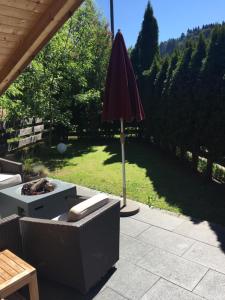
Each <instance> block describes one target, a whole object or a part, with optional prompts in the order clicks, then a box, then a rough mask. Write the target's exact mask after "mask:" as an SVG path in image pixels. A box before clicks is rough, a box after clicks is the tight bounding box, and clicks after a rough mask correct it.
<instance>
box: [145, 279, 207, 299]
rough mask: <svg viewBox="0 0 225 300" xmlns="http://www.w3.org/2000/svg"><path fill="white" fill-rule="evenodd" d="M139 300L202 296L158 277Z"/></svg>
mask: <svg viewBox="0 0 225 300" xmlns="http://www.w3.org/2000/svg"><path fill="white" fill-rule="evenodd" d="M141 300H203V298H202V297H200V296H197V295H194V294H193V293H191V292H188V291H187V290H185V289H183V288H181V287H179V286H177V285H175V284H173V283H171V282H169V281H166V280H164V279H160V280H159V281H158V282H157V283H156V284H155V285H154V286H153V287H152V288H151V289H150V290H149V291H148V292H147V293H146V294H145V295H144V296H143V297H142V298H141Z"/></svg>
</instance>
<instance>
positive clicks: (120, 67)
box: [102, 32, 144, 122]
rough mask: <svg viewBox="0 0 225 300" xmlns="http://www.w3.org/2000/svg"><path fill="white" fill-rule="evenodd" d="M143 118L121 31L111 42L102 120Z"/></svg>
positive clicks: (139, 119)
mask: <svg viewBox="0 0 225 300" xmlns="http://www.w3.org/2000/svg"><path fill="white" fill-rule="evenodd" d="M121 118H122V119H123V120H124V121H127V122H131V121H133V120H136V121H141V120H143V119H144V110H143V107H142V103H141V99H140V96H139V92H138V88H137V83H136V79H135V76H134V71H133V67H132V64H131V61H130V58H129V55H128V52H127V48H126V45H125V42H124V39H123V35H122V34H121V32H118V33H117V35H116V37H115V40H114V42H113V47H112V53H111V57H110V62H109V67H108V73H107V80H106V88H105V95H104V104H103V113H102V120H103V121H114V120H120V119H121Z"/></svg>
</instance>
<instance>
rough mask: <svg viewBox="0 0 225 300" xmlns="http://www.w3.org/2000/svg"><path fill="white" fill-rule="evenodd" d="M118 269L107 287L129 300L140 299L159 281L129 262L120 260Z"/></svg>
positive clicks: (156, 277)
mask: <svg viewBox="0 0 225 300" xmlns="http://www.w3.org/2000/svg"><path fill="white" fill-rule="evenodd" d="M117 267H118V269H117V270H116V271H115V272H114V274H113V275H112V277H111V278H110V279H109V281H108V282H107V283H106V286H107V287H110V288H112V289H113V290H114V291H116V292H118V293H119V294H120V295H123V296H124V297H126V298H128V299H134V300H137V299H140V298H141V297H142V296H143V295H144V294H145V293H146V292H147V291H148V290H149V289H150V288H151V287H152V286H153V284H154V283H155V282H156V281H157V280H158V279H159V277H158V276H156V275H154V274H152V273H150V272H148V271H146V270H143V269H142V268H140V267H138V266H136V265H134V264H131V263H129V262H128V261H124V260H120V261H119V263H118V264H117ZM115 299H116V298H115Z"/></svg>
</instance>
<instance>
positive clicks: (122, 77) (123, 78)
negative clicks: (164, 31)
mask: <svg viewBox="0 0 225 300" xmlns="http://www.w3.org/2000/svg"><path fill="white" fill-rule="evenodd" d="M102 119H103V121H116V120H120V124H121V135H120V141H121V152H122V177H123V207H122V209H121V211H120V213H121V214H123V215H131V214H134V213H136V212H138V210H139V207H138V206H137V207H136V206H135V205H133V204H132V205H131V204H129V205H127V200H126V172H125V149H124V144H125V135H124V121H127V122H131V121H134V120H136V121H142V120H143V119H144V110H143V107H142V103H141V99H140V96H139V93H138V88H137V83H136V79H135V76H134V71H133V67H132V64H131V61H130V58H129V55H128V52H127V48H126V45H125V42H124V39H123V36H122V34H121V32H120V31H118V33H117V35H116V37H115V40H114V42H113V47H112V53H111V57H110V62H109V67H108V73H107V79H106V88H105V97H104V104H103V113H102Z"/></svg>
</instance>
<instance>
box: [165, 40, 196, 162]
mask: <svg viewBox="0 0 225 300" xmlns="http://www.w3.org/2000/svg"><path fill="white" fill-rule="evenodd" d="M192 51H193V49H192V45H191V44H187V45H186V49H185V51H184V53H183V55H182V57H181V59H180V61H179V63H178V65H177V68H176V70H175V71H174V73H173V76H172V79H171V84H170V87H169V105H170V109H169V115H168V125H169V131H170V140H171V143H172V144H173V145H174V144H176V145H177V146H179V148H180V150H181V157H183V156H184V153H185V150H186V149H187V146H188V143H187V141H188V132H189V125H190V115H189V111H188V109H187V107H188V105H189V103H188V102H189V90H190V82H189V78H190V77H189V64H190V60H191V55H192Z"/></svg>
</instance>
